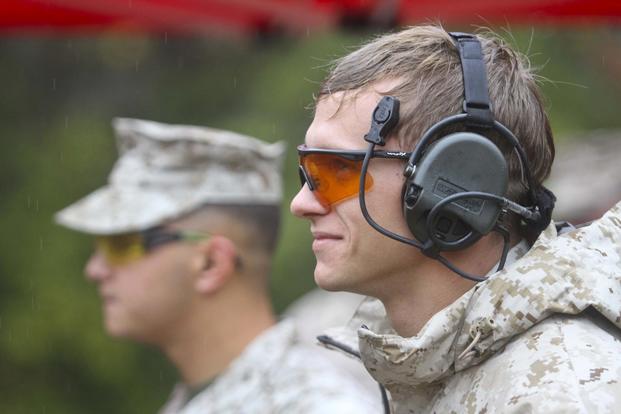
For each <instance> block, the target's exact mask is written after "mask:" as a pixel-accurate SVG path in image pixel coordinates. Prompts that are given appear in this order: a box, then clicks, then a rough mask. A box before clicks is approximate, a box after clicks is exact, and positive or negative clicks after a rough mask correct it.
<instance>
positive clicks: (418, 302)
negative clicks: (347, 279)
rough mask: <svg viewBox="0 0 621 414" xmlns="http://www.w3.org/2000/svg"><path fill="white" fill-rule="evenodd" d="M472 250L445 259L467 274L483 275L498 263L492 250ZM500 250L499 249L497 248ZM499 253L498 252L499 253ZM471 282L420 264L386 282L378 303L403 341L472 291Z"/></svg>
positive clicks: (436, 264)
mask: <svg viewBox="0 0 621 414" xmlns="http://www.w3.org/2000/svg"><path fill="white" fill-rule="evenodd" d="M483 246H484V244H482V245H479V246H478V247H475V246H473V247H471V248H470V249H468V250H465V251H462V252H455V253H452V254H448V255H446V257H447V258H448V259H449V260H451V261H452V262H453V263H455V264H456V265H457V266H458V267H460V268H462V269H463V270H465V271H467V272H468V273H472V274H477V275H485V274H487V273H488V272H489V271H490V270H491V269H492V267H493V266H494V264H495V263H496V262H497V260H498V258H499V257H498V255H499V253H498V254H497V252H496V250H497V249H495V248H487V249H485V248H483ZM499 249H500V248H499ZM499 249H498V250H499ZM474 285H475V283H474V282H472V281H470V280H467V279H465V278H462V277H461V276H459V275H457V274H456V273H454V272H453V271H451V270H449V269H448V268H446V267H445V266H444V265H442V264H441V263H440V262H438V261H437V260H433V259H428V260H423V261H422V263H420V264H418V265H417V266H416V267H415V269H413V270H412V269H407V270H404V271H403V272H402V273H400V274H395V275H391V276H389V277H388V278H387V279H386V283H385V284H384V286H388V288H387V289H383V290H382V293H381V295H378V296H377V297H378V299H380V300H381V301H382V303H383V304H384V307H385V308H386V313H387V315H388V318H389V319H390V322H391V325H392V327H393V328H394V329H395V331H397V333H398V334H399V335H401V336H403V337H411V336H415V335H417V334H418V333H419V332H420V330H421V329H422V328H423V327H424V326H425V324H426V323H427V321H429V319H431V318H432V317H433V316H434V315H435V314H436V313H438V312H440V311H441V310H442V309H444V308H446V307H447V306H449V305H450V304H452V303H453V302H455V301H456V300H457V299H459V298H460V297H461V296H462V295H463V294H464V293H466V292H467V291H468V290H470V289H472V287H473V286H474Z"/></svg>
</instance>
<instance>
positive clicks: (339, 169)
mask: <svg viewBox="0 0 621 414" xmlns="http://www.w3.org/2000/svg"><path fill="white" fill-rule="evenodd" d="M300 166H301V167H302V169H303V172H304V174H301V177H300V178H301V180H302V181H303V182H302V184H304V181H306V180H308V181H309V188H310V189H311V190H312V191H314V192H315V195H316V196H317V198H318V200H319V201H320V202H321V203H322V204H324V205H331V204H334V203H338V202H339V201H343V200H345V199H347V198H350V197H352V196H355V195H356V194H358V188H359V185H360V172H361V170H362V160H349V159H346V158H344V157H341V156H339V155H336V154H322V153H311V154H301V155H300ZM372 185H373V178H372V177H371V175H370V174H369V173H367V176H366V179H365V183H364V188H365V191H368V190H369V189H370V188H371V186H372Z"/></svg>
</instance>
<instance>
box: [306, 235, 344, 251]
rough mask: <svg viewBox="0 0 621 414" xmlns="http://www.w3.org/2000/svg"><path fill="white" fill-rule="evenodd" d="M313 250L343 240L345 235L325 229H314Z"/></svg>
mask: <svg viewBox="0 0 621 414" xmlns="http://www.w3.org/2000/svg"><path fill="white" fill-rule="evenodd" d="M312 234H313V250H317V249H320V248H321V247H322V246H324V245H327V244H330V243H333V242H336V241H339V240H342V239H343V237H341V236H339V235H337V234H333V233H326V232H323V231H313V232H312Z"/></svg>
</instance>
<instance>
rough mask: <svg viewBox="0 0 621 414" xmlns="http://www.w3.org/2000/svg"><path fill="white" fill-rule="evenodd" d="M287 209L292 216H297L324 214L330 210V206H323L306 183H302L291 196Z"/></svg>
mask: <svg viewBox="0 0 621 414" xmlns="http://www.w3.org/2000/svg"><path fill="white" fill-rule="evenodd" d="M289 209H290V210H291V213H292V214H293V215H294V216H296V217H299V218H304V217H308V216H314V215H324V214H327V213H329V212H330V206H324V205H323V204H322V203H320V202H319V200H318V199H317V197H315V194H314V193H313V192H312V191H311V190H309V188H308V183H306V184H304V185H303V186H302V188H301V189H300V191H298V193H297V194H296V195H295V197H293V200H291V205H290V206H289Z"/></svg>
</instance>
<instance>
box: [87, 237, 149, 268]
mask: <svg viewBox="0 0 621 414" xmlns="http://www.w3.org/2000/svg"><path fill="white" fill-rule="evenodd" d="M96 244H97V248H98V249H99V250H100V251H101V252H102V253H103V255H104V256H105V258H106V260H107V261H108V262H109V263H110V264H115V265H121V264H126V263H129V262H131V261H134V260H137V259H139V258H141V257H142V256H143V255H144V254H145V250H144V243H143V239H142V235H141V234H140V233H128V234H119V235H113V236H100V237H97V238H96Z"/></svg>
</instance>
